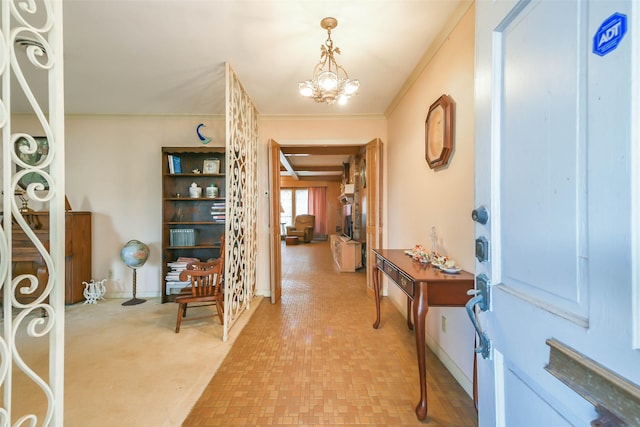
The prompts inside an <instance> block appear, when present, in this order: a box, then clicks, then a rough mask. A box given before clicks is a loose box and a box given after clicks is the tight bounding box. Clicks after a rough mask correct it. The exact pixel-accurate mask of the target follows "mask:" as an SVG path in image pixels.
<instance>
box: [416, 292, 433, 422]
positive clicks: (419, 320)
mask: <svg viewBox="0 0 640 427" xmlns="http://www.w3.org/2000/svg"><path fill="white" fill-rule="evenodd" d="M428 311H429V303H428V295H427V284H426V283H425V282H420V283H416V291H415V299H414V302H413V316H414V321H415V328H416V331H415V335H416V350H417V352H418V373H419V378H420V401H419V402H418V405H417V406H416V416H417V417H418V419H419V420H420V421H423V420H424V419H425V418H427V362H426V360H425V347H424V346H425V338H424V334H425V320H426V318H427V312H428Z"/></svg>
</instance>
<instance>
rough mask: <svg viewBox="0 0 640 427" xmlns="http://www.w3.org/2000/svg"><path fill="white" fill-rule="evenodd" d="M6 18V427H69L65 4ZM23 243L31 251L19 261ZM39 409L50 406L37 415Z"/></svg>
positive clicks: (0, 120)
mask: <svg viewBox="0 0 640 427" xmlns="http://www.w3.org/2000/svg"><path fill="white" fill-rule="evenodd" d="M0 19H1V22H2V27H1V32H2V38H1V40H0V74H1V75H2V97H1V100H0V128H1V129H2V194H3V196H2V212H3V213H4V216H3V219H2V228H1V229H0V279H1V280H0V287H1V288H2V290H1V292H2V316H3V327H2V336H0V389H1V393H2V396H3V398H2V407H0V426H8V425H14V426H26V425H43V426H49V425H53V426H62V425H63V403H64V395H63V391H64V388H63V387H64V381H63V380H64V293H65V292H64V291H65V290H64V285H65V282H64V197H65V194H64V191H59V190H58V189H64V102H63V101H64V95H63V75H62V70H63V59H62V58H63V51H62V27H61V25H62V1H60V0H39V1H33V0H2V2H1V8H0ZM42 82H47V83H46V84H45V85H44V87H45V89H44V93H38V94H34V93H33V91H32V86H33V87H42V86H41V85H42ZM38 83H39V84H38ZM18 101H24V105H27V107H26V110H23V109H20V110H18V107H17V105H18V104H19V102H18ZM13 113H26V114H28V117H29V118H31V117H32V118H33V123H31V124H30V125H29V129H28V130H27V129H21V128H19V127H18V126H14V125H13V123H12V120H11V116H12V114H13ZM23 117H27V116H23ZM34 129H37V130H36V131H34ZM18 200H20V205H18ZM29 202H31V203H36V204H38V205H39V210H40V211H46V210H48V213H49V215H48V216H46V215H45V216H41V217H40V218H48V220H46V221H45V223H44V224H42V223H41V222H39V221H37V220H36V218H38V216H35V215H33V213H32V211H29V210H28V204H29ZM40 227H41V228H40ZM45 228H48V233H46V234H48V242H47V244H46V245H45V244H43V242H42V241H41V240H40V238H39V237H37V235H36V231H40V233H39V234H40V235H42V234H44V230H45ZM34 230H35V231H34ZM18 242H21V244H20V245H19V246H20V247H23V248H26V249H27V250H26V251H23V252H20V251H18V250H17V249H16V250H15V252H14V251H13V250H12V248H13V247H14V246H16V245H18ZM24 258H27V259H34V261H36V262H37V263H39V264H40V265H41V266H42V269H41V272H44V274H43V273H38V274H33V273H21V274H17V273H15V272H14V269H15V270H16V271H18V268H19V266H20V263H21V262H23V261H24ZM58 267H59V268H58ZM27 341H29V353H30V354H28V356H30V358H31V359H32V360H34V359H37V357H34V355H33V354H32V353H33V352H38V353H39V352H40V351H41V352H42V354H43V355H48V361H49V363H48V364H45V365H47V366H46V367H45V368H42V369H39V368H36V367H35V366H30V365H29V364H28V363H27V361H26V360H27V358H26V357H25V356H27V348H26V342H27ZM34 349H35V350H34ZM45 357H46V356H45ZM40 365H42V364H40ZM25 389H28V390H30V398H29V399H27V400H26V402H25V399H21V400H19V399H17V398H14V394H15V395H16V396H18V395H20V390H25ZM35 401H40V402H45V403H44V404H43V405H38V406H34V405H33V404H32V402H35Z"/></svg>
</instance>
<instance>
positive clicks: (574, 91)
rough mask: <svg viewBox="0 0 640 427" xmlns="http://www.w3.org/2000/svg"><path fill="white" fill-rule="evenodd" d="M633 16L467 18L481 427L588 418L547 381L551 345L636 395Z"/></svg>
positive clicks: (526, 4) (520, 12)
mask: <svg viewBox="0 0 640 427" xmlns="http://www.w3.org/2000/svg"><path fill="white" fill-rule="evenodd" d="M639 8H640V6H639V3H638V2H637V1H577V0H576V1H569V0H565V1H547V0H543V1H520V2H517V1H492V2H489V1H478V2H477V3H476V14H477V15H476V70H475V72H476V135H475V137H476V138H475V140H476V145H475V151H476V154H475V156H476V164H475V178H476V207H477V208H479V207H480V206H484V207H485V208H486V210H487V212H488V221H487V222H486V223H485V224H482V223H477V224H476V238H485V239H486V241H487V242H488V248H489V251H488V260H486V261H480V260H479V261H477V263H476V274H477V275H478V276H480V275H483V277H485V278H487V279H488V282H489V300H490V307H489V310H488V311H485V312H481V313H479V314H478V318H479V323H480V326H481V328H482V329H483V330H484V332H485V333H486V336H487V337H488V338H489V339H490V351H489V352H488V356H489V357H488V358H482V357H479V358H478V380H479V381H478V384H479V404H478V405H479V412H478V413H479V424H480V426H487V427H489V426H491V427H493V426H507V427H511V426H519V427H520V426H541V425H544V426H569V425H575V426H586V425H590V423H591V421H592V420H594V419H596V418H598V414H597V412H596V410H595V408H594V405H593V404H591V403H589V402H588V401H587V400H585V398H583V397H581V396H580V394H578V393H577V392H576V391H574V390H573V389H572V388H570V387H568V386H567V385H565V384H564V383H563V382H561V381H560V380H559V379H558V378H557V377H556V376H554V375H552V374H551V373H550V372H549V370H548V369H546V368H547V367H548V364H549V357H550V352H551V346H550V344H548V343H547V341H548V340H555V342H559V343H562V344H563V345H566V346H568V347H570V348H572V349H574V350H575V351H576V352H578V353H580V354H581V355H583V356H585V357H586V358H588V359H590V360H592V361H594V362H595V363H596V364H598V365H601V366H602V367H604V368H606V369H608V370H610V371H611V372H609V374H610V375H609V374H608V375H606V376H608V377H613V376H615V375H618V376H619V377H620V378H621V380H622V381H623V382H624V381H628V382H630V383H635V384H640V351H639V350H638V347H639V345H640V339H639V336H638V335H639V334H640V332H639V329H640V302H639V298H640V284H639V283H638V282H639V281H638V273H637V271H636V268H638V267H637V265H636V264H637V262H638V259H639V255H638V250H637V249H638V248H639V247H640V244H639V241H640V235H639V233H638V230H637V227H636V226H637V223H638V222H640V220H639V219H637V218H638V216H639V215H640V212H639V211H638V208H637V205H638V202H637V200H638V198H640V195H639V194H638V188H640V184H638V183H637V182H634V180H633V177H634V176H635V177H636V179H637V176H638V175H637V172H636V171H637V169H638V168H639V167H640V164H639V163H640V162H639V161H638V157H639V156H638V152H639V151H640V148H638V144H639V143H640V141H639V137H638V134H639V132H638V129H639V128H640V127H639V125H638V123H639V122H640V115H639V111H638V103H639V102H640V101H638V98H640V90H639V89H638V86H639V84H640V78H639V76H638V71H639V70H638V61H639V58H638V56H639V52H640V43H639V42H638V39H639V37H638V34H639V33H638V32H639V31H640V30H639V29H638V27H639V26H640V22H639V21H640V19H639V15H640V11H639V10H638V9H639ZM623 21H624V22H623ZM623 24H624V25H623ZM625 26H626V32H625ZM477 283H478V282H477ZM477 283H476V286H477ZM572 366H573V364H571V363H570V364H569V367H570V368H571V367H572ZM588 391H591V390H588ZM636 421H638V422H640V420H636ZM633 425H637V424H633Z"/></svg>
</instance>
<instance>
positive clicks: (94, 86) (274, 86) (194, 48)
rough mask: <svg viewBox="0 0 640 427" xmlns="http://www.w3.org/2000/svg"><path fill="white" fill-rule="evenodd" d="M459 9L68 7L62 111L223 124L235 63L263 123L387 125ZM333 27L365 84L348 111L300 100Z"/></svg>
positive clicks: (85, 0)
mask: <svg viewBox="0 0 640 427" xmlns="http://www.w3.org/2000/svg"><path fill="white" fill-rule="evenodd" d="M38 3H40V2H38ZM461 3H463V4H465V5H468V4H470V0H462V1H460V0H413V1H410V0H323V1H316V0H314V1H305V0H279V1H277V0H255V1H247V0H235V1H234V0H65V1H64V2H63V14H64V15H63V16H64V26H63V28H64V51H65V52H64V57H65V62H64V73H65V109H66V112H67V113H69V114H203V115H211V114H224V107H223V106H224V64H225V62H228V63H230V64H231V66H232V67H233V69H234V70H235V72H236V73H237V75H238V77H239V78H240V80H241V82H242V83H243V85H244V86H245V89H246V90H247V92H248V93H249V96H250V97H251V98H252V100H253V102H254V104H255V105H256V107H257V109H258V112H259V114H263V115H335V114H349V115H351V114H383V113H384V112H385V110H386V109H387V107H388V106H389V104H390V103H391V101H392V100H393V98H394V96H395V95H396V94H397V93H398V91H399V90H400V89H401V88H402V86H403V84H405V82H406V80H407V78H408V77H409V76H410V75H411V73H412V71H413V70H414V68H415V67H416V65H417V64H418V63H419V62H420V60H421V58H422V57H423V55H424V54H425V52H426V51H427V49H428V48H429V46H430V45H431V43H432V42H433V40H434V38H435V37H436V36H437V35H438V33H439V32H440V31H441V29H442V26H443V25H444V24H445V23H447V21H449V20H450V18H451V17H452V16H453V15H454V13H455V12H456V10H457V9H458V7H460V4H461ZM463 7H464V6H463ZM458 10H459V9H458ZM326 16H333V17H335V18H337V20H338V27H337V28H336V29H335V30H333V31H332V39H333V41H334V44H335V46H337V47H339V48H340V49H341V51H342V54H341V55H338V57H337V61H338V63H339V64H340V65H342V66H343V67H344V68H345V69H346V70H347V72H348V73H349V75H350V77H352V78H357V79H359V80H360V85H361V86H360V93H359V95H358V96H356V97H355V98H352V99H351V101H350V103H349V104H348V105H346V106H338V105H333V106H329V105H325V104H317V103H315V102H313V101H312V100H310V99H305V98H302V97H301V96H300V95H299V94H298V92H297V87H298V82H300V81H303V80H306V79H308V78H310V77H311V73H312V71H313V67H314V65H315V64H316V63H317V62H318V60H319V59H320V46H321V45H322V44H323V43H324V41H325V40H326V37H327V33H326V31H325V30H323V29H322V28H321V27H320V20H321V19H322V18H324V17H326ZM20 108H21V107H20V106H17V105H14V110H19V109H20Z"/></svg>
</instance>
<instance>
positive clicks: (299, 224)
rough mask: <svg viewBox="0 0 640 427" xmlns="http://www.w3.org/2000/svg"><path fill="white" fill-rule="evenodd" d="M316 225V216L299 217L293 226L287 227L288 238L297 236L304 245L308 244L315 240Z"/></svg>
mask: <svg viewBox="0 0 640 427" xmlns="http://www.w3.org/2000/svg"><path fill="white" fill-rule="evenodd" d="M315 224H316V217H315V215H298V216H296V217H295V219H294V220H293V226H288V227H287V236H297V237H298V239H300V240H302V241H303V242H304V243H308V242H310V241H311V239H312V238H313V229H314V227H315Z"/></svg>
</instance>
